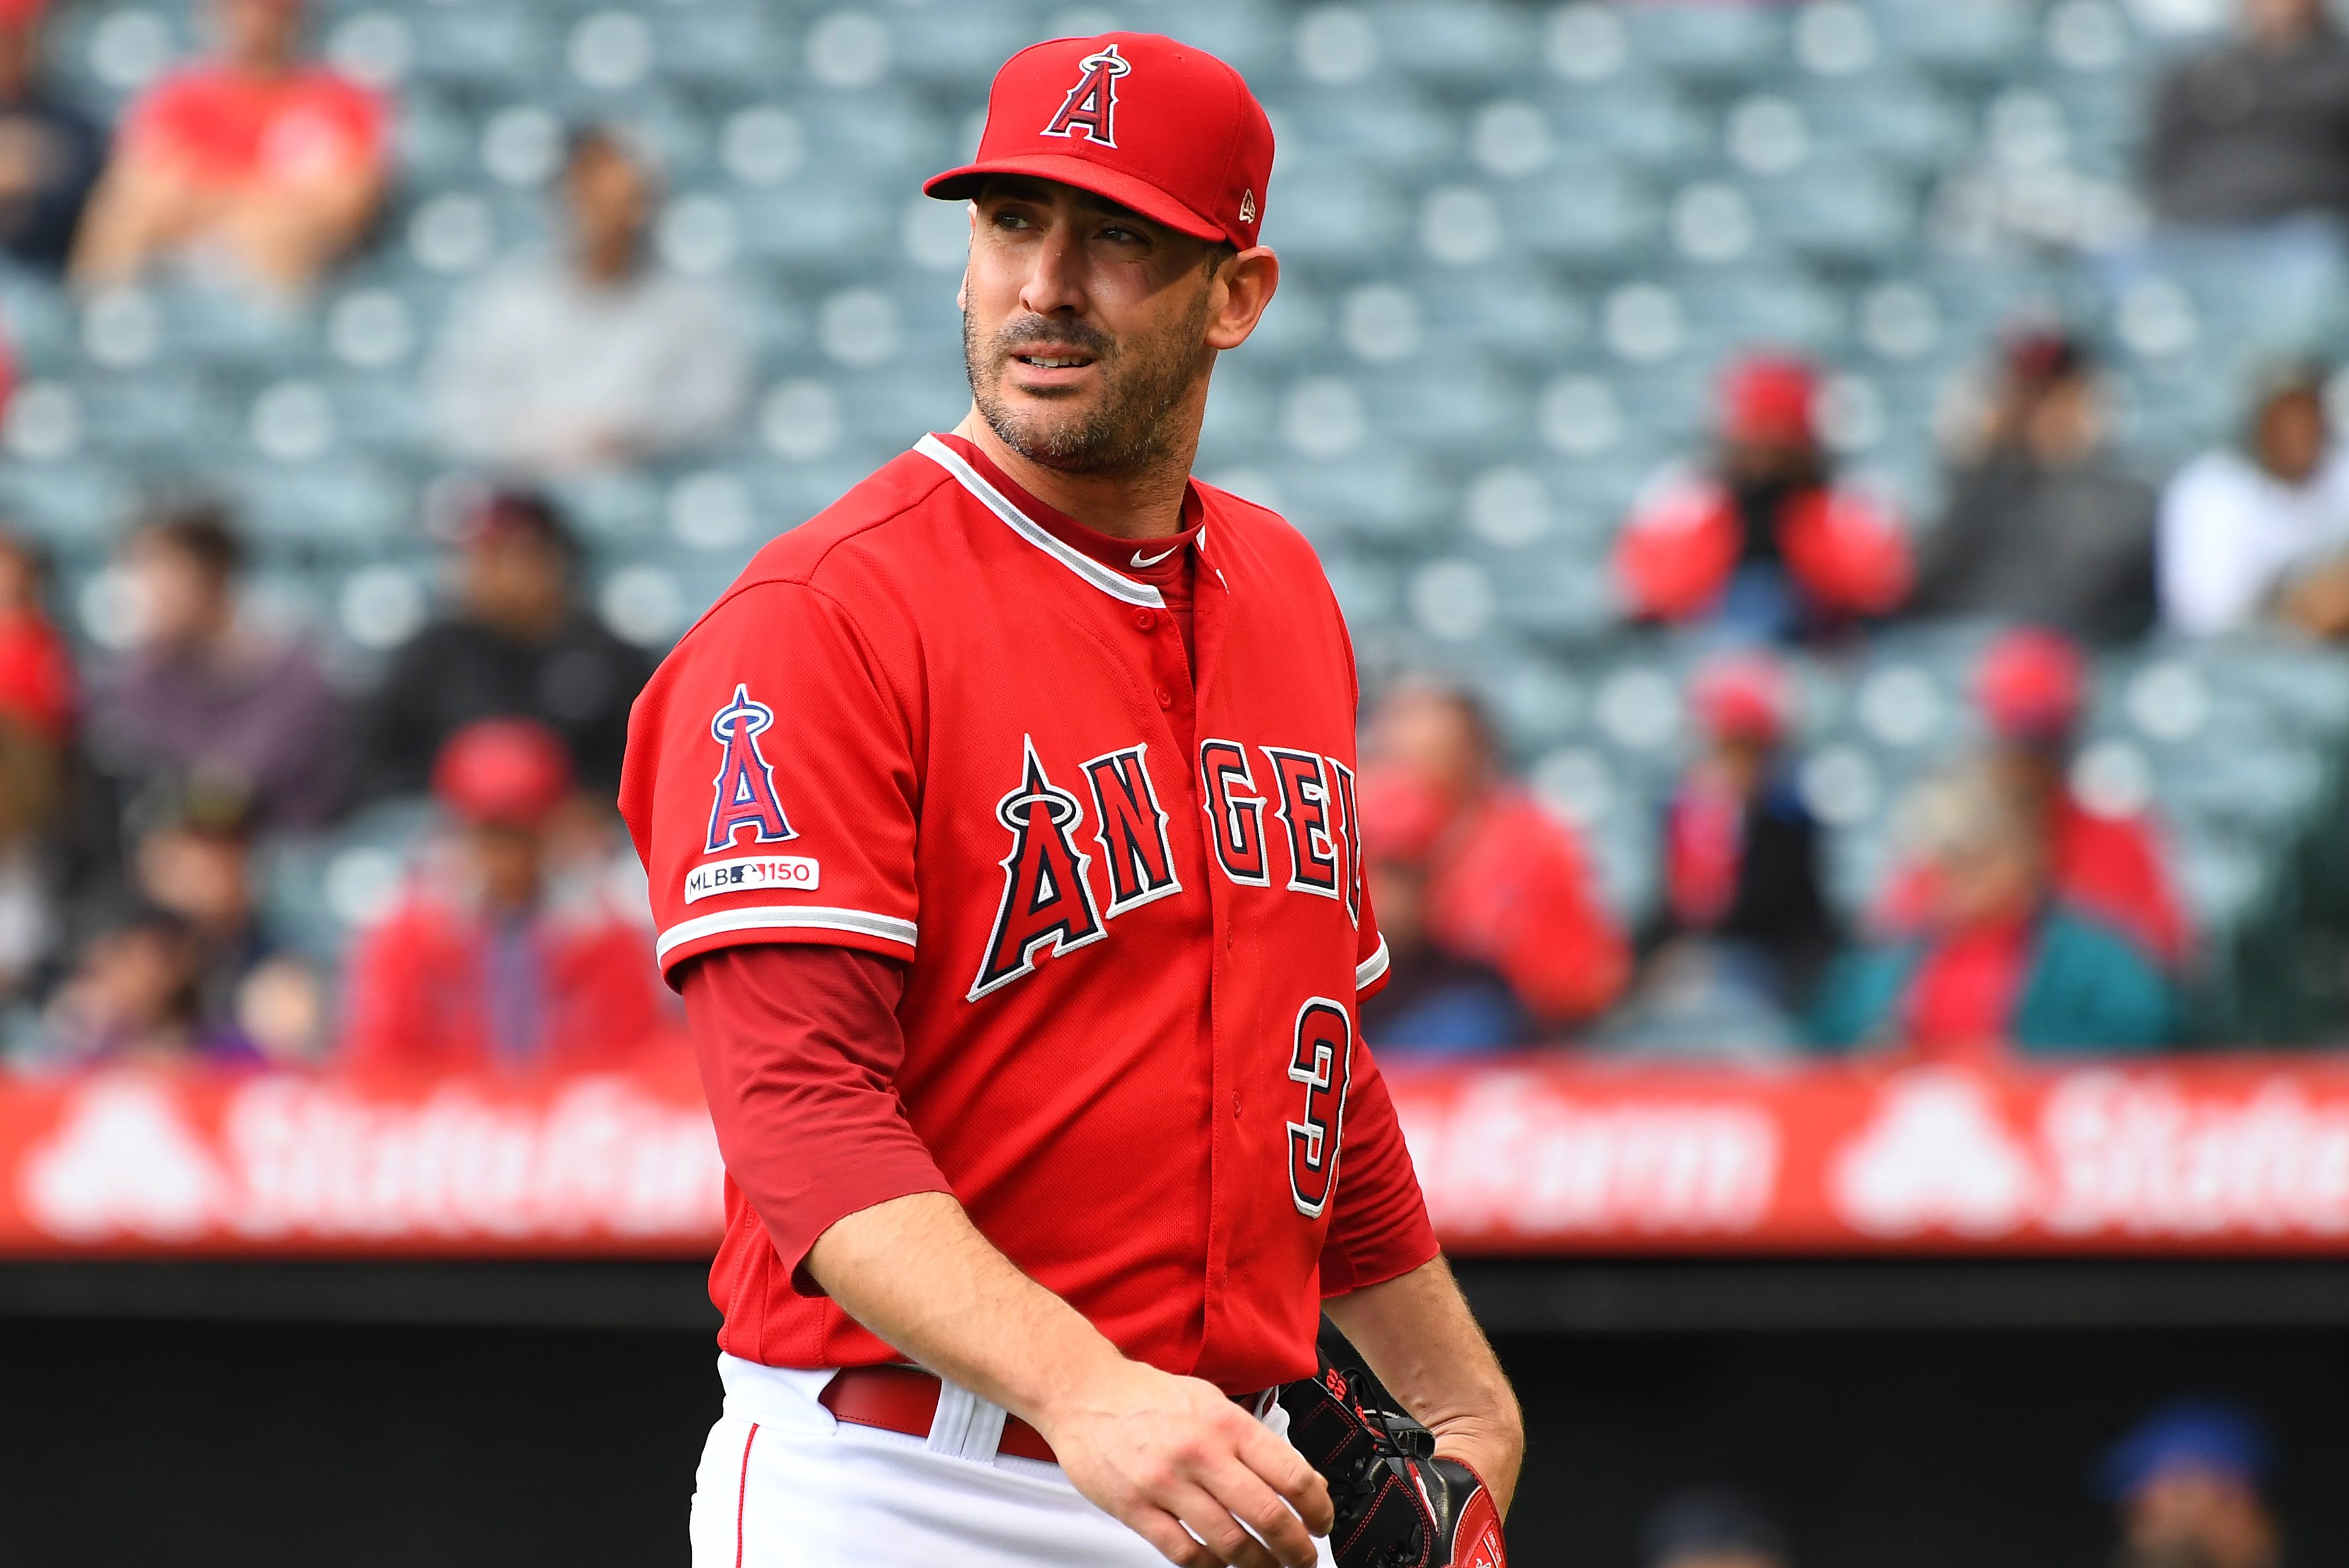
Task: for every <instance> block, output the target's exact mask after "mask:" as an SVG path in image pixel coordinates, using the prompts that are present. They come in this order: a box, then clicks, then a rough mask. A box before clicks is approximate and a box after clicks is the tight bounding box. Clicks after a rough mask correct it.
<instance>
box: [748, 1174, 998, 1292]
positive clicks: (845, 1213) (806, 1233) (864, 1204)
mask: <svg viewBox="0 0 2349 1568" xmlns="http://www.w3.org/2000/svg"><path fill="white" fill-rule="evenodd" d="M952 1191H954V1189H953V1188H951V1187H949V1186H947V1179H946V1178H945V1177H944V1176H943V1175H941V1174H940V1173H939V1171H938V1168H937V1167H936V1165H934V1164H932V1163H930V1162H929V1161H927V1160H926V1159H924V1158H921V1157H919V1156H917V1155H916V1154H915V1153H913V1151H912V1150H907V1151H905V1153H904V1154H902V1155H900V1156H899V1157H898V1158H896V1159H895V1160H879V1161H873V1163H872V1164H871V1166H870V1167H869V1168H868V1169H866V1170H864V1171H859V1172H858V1173H857V1175H856V1177H855V1178H854V1180H851V1181H842V1182H840V1183H838V1184H837V1185H835V1186H832V1187H830V1188H828V1189H826V1191H825V1192H824V1194H823V1198H824V1202H823V1208H822V1209H821V1210H820V1211H818V1212H814V1213H812V1214H807V1215H799V1216H794V1218H795V1219H798V1220H801V1221H803V1222H804V1223H802V1224H798V1225H794V1226H793V1228H792V1231H791V1232H790V1233H788V1234H786V1233H780V1232H778V1231H777V1230H776V1228H775V1226H774V1224H773V1222H769V1223H768V1225H767V1237H768V1239H769V1240H770V1241H771V1242H773V1243H775V1251H776V1252H777V1253H779V1254H781V1257H782V1260H783V1262H784V1263H785V1264H788V1265H790V1268H791V1279H792V1289H793V1290H795V1291H797V1292H798V1293H799V1294H800V1295H807V1296H819V1297H820V1296H825V1295H830V1294H831V1293H830V1292H828V1291H826V1290H825V1289H824V1288H823V1285H822V1284H819V1283H817V1280H816V1277H815V1275H814V1274H810V1273H809V1272H808V1266H807V1264H808V1256H809V1254H810V1253H813V1252H814V1251H815V1244H816V1243H818V1242H820V1241H822V1240H823V1234H824V1233H825V1232H826V1231H829V1230H831V1229H832V1228H833V1226H834V1225H836V1224H838V1223H840V1222H841V1221H843V1220H845V1219H847V1218H849V1217H850V1216H851V1215H853V1214H861V1213H863V1212H864V1211H865V1210H867V1209H871V1208H876V1207H878V1206H879V1205H881V1204H883V1203H887V1202H894V1201H895V1200H896V1199H899V1198H911V1197H914V1196H915V1195H916V1194H917V1193H922V1192H947V1193H951V1192H952Z"/></svg>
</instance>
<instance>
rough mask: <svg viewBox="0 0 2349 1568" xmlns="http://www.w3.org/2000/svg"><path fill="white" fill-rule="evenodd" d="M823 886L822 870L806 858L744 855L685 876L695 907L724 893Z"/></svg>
mask: <svg viewBox="0 0 2349 1568" xmlns="http://www.w3.org/2000/svg"><path fill="white" fill-rule="evenodd" d="M822 885H823V868H822V867H820V866H818V865H817V864H816V862H815V861H812V860H810V859H809V858H808V857H807V856H805V855H743V856H740V857H739V858H737V859H734V860H730V861H707V862H705V863H703V864H701V865H698V866H696V867H694V868H693V869H692V870H691V871H689V872H686V873H685V902H686V903H695V902H697V901H698V900H701V899H705V898H714V897H716V896H717V895H718V894H719V893H721V892H760V891H763V890H767V889H771V888H785V889H789V890H790V891H792V892H815V890H816V889H817V888H818V887H821V886H822Z"/></svg>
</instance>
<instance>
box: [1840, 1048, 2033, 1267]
mask: <svg viewBox="0 0 2349 1568" xmlns="http://www.w3.org/2000/svg"><path fill="white" fill-rule="evenodd" d="M2037 1190H2038V1180H2037V1176H2036V1173H2035V1171H2034V1170H2033V1164H2032V1160H2031V1156H2030V1153H2029V1151H2028V1150H2026V1149H2025V1148H2024V1146H2023V1143H2022V1142H2021V1141H2020V1140H2018V1139H2017V1138H2016V1137H2015V1136H2014V1133H2013V1130H2012V1129H2011V1128H2010V1127H2009V1126H2008V1124H2007V1120H2006V1118H2005V1117H2004V1115H2002V1113H2001V1110H2000V1108H1999V1105H1998V1102H1997V1100H1996V1099H1993V1098H1992V1095H1991V1093H1990V1090H1989V1089H1988V1088H1986V1087H1985V1086H1984V1085H1983V1084H1982V1083H1981V1082H1979V1081H1977V1080H1976V1079H1974V1078H1969V1077H1967V1076H1965V1075H1964V1074H1962V1073H1956V1072H1944V1071H1930V1070H1929V1071H1923V1072H1916V1073H1910V1074H1908V1075H1906V1076H1905V1077H1902V1078H1898V1079H1896V1080H1894V1082H1893V1083H1892V1085H1891V1087H1890V1088H1888V1089H1886V1091H1885V1092H1884V1095H1883V1097H1882V1098H1881V1099H1879V1100H1878V1102H1877V1107H1876V1113H1875V1115H1874V1116H1873V1117H1872V1118H1871V1119H1870V1120H1869V1121H1868V1125H1867V1126H1865V1127H1864V1128H1862V1129H1861V1130H1860V1131H1859V1133H1858V1135H1857V1136H1856V1137H1855V1138H1854V1139H1853V1140H1851V1141H1850V1142H1849V1143H1847V1144H1846V1145H1844V1147H1843V1148H1842V1150H1839V1151H1838V1152H1837V1155H1836V1156H1835V1158H1834V1160H1833V1161H1832V1162H1831V1163H1830V1165H1829V1167H1828V1171H1827V1200H1828V1202H1830V1203H1831V1204H1832V1205H1833V1206H1834V1208H1835V1210H1836V1212H1837V1214H1838V1215H1839V1216H1840V1217H1841V1218H1842V1220H1843V1221H1844V1222H1845V1223H1846V1224H1848V1225H1849V1226H1851V1227H1852V1228H1853V1229H1854V1230H1856V1231H1860V1232H1863V1233H1866V1234H1868V1235H1872V1236H1885V1237H1897V1236H1910V1235H1915V1234H1917V1233H1919V1232H1920V1231H1930V1230H1936V1229H1942V1230H1949V1231H1953V1232H1955V1233H1958V1234H1959V1235H1961V1236H1971V1237H1989V1236H1997V1235H2002V1234H2004V1233H2007V1232H2010V1231H2013V1230H2014V1229H2015V1228H2016V1227H2017V1226H2019V1225H2021V1224H2022V1223H2023V1221H2024V1220H2025V1219H2026V1218H2028V1217H2029V1216H2030V1213H2031V1210H2032V1207H2033V1202H2034V1200H2035V1198H2036V1195H2037Z"/></svg>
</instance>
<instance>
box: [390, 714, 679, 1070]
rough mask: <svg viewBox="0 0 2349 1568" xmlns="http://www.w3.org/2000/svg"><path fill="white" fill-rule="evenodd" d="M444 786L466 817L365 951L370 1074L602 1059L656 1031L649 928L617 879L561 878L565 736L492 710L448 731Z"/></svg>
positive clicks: (455, 811) (566, 798) (452, 808)
mask: <svg viewBox="0 0 2349 1568" xmlns="http://www.w3.org/2000/svg"><path fill="white" fill-rule="evenodd" d="M432 790H433V794H434V796H435V797H436V798H437V799H439V801H440V806H441V808H442V810H445V811H446V812H447V813H448V815H449V816H450V819H451V820H453V821H454V822H455V823H456V824H457V825H458V831H457V834H456V836H455V838H454V840H453V841H452V842H451V843H450V845H448V846H446V848H447V849H448V850H449V851H450V853H448V854H446V855H445V856H443V857H441V858H440V859H438V860H432V859H428V863H427V864H426V866H425V867H424V868H423V869H422V871H421V872H419V875H418V876H417V877H416V878H415V879H414V881H413V882H411V885H410V886H409V891H408V892H407V895H406V896H405V897H404V899H403V900H402V902H401V903H399V905H398V907H397V908H395V909H394V910H393V912H392V913H390V915H388V917H387V918H386V919H385V920H384V921H383V922H382V923H380V924H378V925H376V926H374V927H372V928H371V929H369V930H368V931H367V932H366V933H365V934H362V935H361V936H360V938H359V940H358V943H357V945H356V946H355V947H354V948H353V950H352V953H351V959H350V971H349V977H348V987H347V988H348V1017H347V1024H346V1030H345V1034H344V1038H343V1049H344V1052H345V1054H346V1056H347V1057H348V1059H349V1060H350V1061H351V1062H352V1063H354V1064H355V1065H357V1066H359V1067H361V1068H370V1069H419V1068H507V1069H521V1068H562V1067H593V1066H599V1065H609V1064H611V1063H614V1062H617V1061H621V1060H624V1059H626V1057H629V1056H631V1055H632V1054H634V1053H635V1052H636V1051H637V1050H639V1049H641V1048H643V1047H646V1046H647V1045H648V1044H650V1043H651V1042H652V1041H653V1040H655V1039H656V1038H657V1037H659V1035H660V1034H661V1031H662V1029H663V1027H664V1026H665V1024H666V1022H667V1008H666V1006H665V1004H664V1002H663V1000H662V997H661V995H660V989H659V986H660V982H659V978H658V975H657V972H656V970H655V969H654V966H653V949H652V936H651V934H650V933H649V932H648V931H647V930H646V929H645V926H644V924H643V923H642V922H641V921H640V920H638V919H635V918H631V916H630V913H628V911H627V910H626V906H625V904H624V903H623V900H622V899H621V898H620V897H619V896H617V895H616V893H614V892H612V890H611V889H610V887H609V886H608V883H607V882H605V879H603V878H601V877H598V876H595V875H586V876H583V877H579V878H568V879H567V878H563V877H559V876H557V875H555V874H554V867H552V866H551V865H550V856H549V853H548V850H549V835H550V833H551V832H552V831H553V830H555V828H556V827H557V825H558V818H559V817H560V815H561V814H562V813H563V812H564V810H565V809H566V806H567V804H568V803H569V802H570V800H571V799H572V788H571V763H570V758H569V757H568V755H567V754H566V752H565V750H564V744H563V739H562V738H561V737H560V736H558V735H556V734H555V733H554V731H552V730H551V729H549V728H547V727H545V726H544V725H542V724H537V723H533V722H532V721H531V720H528V719H516V718H492V719H483V720H481V721H480V722H479V723H476V724H472V725H469V726H467V727H465V728H463V729H460V730H459V731H458V732H457V733H456V734H455V735H454V736H452V737H450V740H449V742H448V744H447V745H445V746H444V747H442V748H440V756H439V758H437V760H436V761H435V762H434V765H433V769H432Z"/></svg>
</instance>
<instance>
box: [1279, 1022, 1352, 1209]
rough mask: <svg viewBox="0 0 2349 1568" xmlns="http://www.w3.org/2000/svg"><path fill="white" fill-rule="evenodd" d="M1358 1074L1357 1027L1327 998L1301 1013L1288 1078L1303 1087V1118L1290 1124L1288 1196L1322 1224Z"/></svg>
mask: <svg viewBox="0 0 2349 1568" xmlns="http://www.w3.org/2000/svg"><path fill="white" fill-rule="evenodd" d="M1353 1074H1354V1023H1353V1019H1352V1018H1351V1017H1350V1016H1349V1015H1348V1014H1347V1012H1346V1009H1345V1008H1344V1007H1343V1006H1340V1005H1339V1004H1338V1003H1336V1002H1332V1001H1330V999H1329V998H1328V997H1327V996H1312V997H1309V998H1307V1000H1306V1003H1305V1006H1302V1007H1299V1009H1298V1010H1297V1038H1296V1043H1295V1044H1294V1046H1293V1047H1291V1049H1290V1053H1289V1058H1288V1076H1289V1077H1290V1078H1294V1079H1295V1080H1296V1081H1297V1082H1299V1083H1301V1084H1303V1085H1304V1086H1305V1117H1304V1119H1303V1120H1301V1121H1292V1122H1290V1123H1289V1124H1288V1195H1289V1196H1290V1197H1291V1198H1293V1199H1295V1200H1296V1202H1297V1212H1299V1213H1300V1214H1302V1215H1304V1216H1305V1217H1306V1218H1307V1219H1309V1220H1318V1219H1319V1218H1320V1217H1321V1212H1322V1211H1323V1210H1325V1209H1327V1208H1328V1207H1329V1206H1330V1193H1332V1192H1334V1191H1337V1190H1338V1143H1339V1140H1340V1137H1341V1136H1342V1134H1343V1129H1344V1127H1345V1121H1346V1086H1347V1084H1348V1082H1349V1081H1350V1079H1351V1078H1353Z"/></svg>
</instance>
